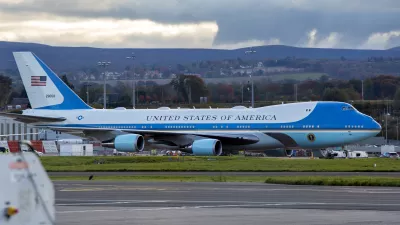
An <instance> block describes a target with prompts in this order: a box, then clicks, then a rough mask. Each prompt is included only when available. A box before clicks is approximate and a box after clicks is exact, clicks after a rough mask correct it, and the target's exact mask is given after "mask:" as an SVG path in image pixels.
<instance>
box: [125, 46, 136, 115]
mask: <svg viewBox="0 0 400 225" xmlns="http://www.w3.org/2000/svg"><path fill="white" fill-rule="evenodd" d="M126 58H127V59H131V60H132V61H133V60H135V59H136V56H135V53H134V52H132V56H128V57H126ZM132 66H133V67H132V71H133V78H132V107H133V108H135V107H136V101H135V100H136V81H135V63H132Z"/></svg>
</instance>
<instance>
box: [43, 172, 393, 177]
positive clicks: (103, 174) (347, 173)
mask: <svg viewBox="0 0 400 225" xmlns="http://www.w3.org/2000/svg"><path fill="white" fill-rule="evenodd" d="M48 174H49V176H63V177H66V176H87V177H89V176H90V175H94V176H124V175H127V176H150V175H170V176H174V175H176V176H179V175H184V176H188V175H204V176H216V175H220V174H223V175H225V176H381V177H400V172H142V171H138V172H48Z"/></svg>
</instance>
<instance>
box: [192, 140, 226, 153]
mask: <svg viewBox="0 0 400 225" xmlns="http://www.w3.org/2000/svg"><path fill="white" fill-rule="evenodd" d="M192 152H193V155H196V156H211V155H214V156H215V155H216V156H219V155H221V154H222V143H221V142H220V141H219V140H216V139H201V140H196V141H194V142H193V144H192Z"/></svg>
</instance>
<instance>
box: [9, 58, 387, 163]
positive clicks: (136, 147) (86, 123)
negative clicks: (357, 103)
mask: <svg viewBox="0 0 400 225" xmlns="http://www.w3.org/2000/svg"><path fill="white" fill-rule="evenodd" d="M13 54H14V58H15V60H16V63H17V66H18V70H19V72H20V75H21V78H22V81H23V84H24V86H25V89H26V92H27V94H28V98H29V101H30V104H31V107H32V109H27V110H24V111H23V113H22V114H12V113H1V115H3V116H8V117H12V118H14V119H16V120H19V121H22V122H25V123H30V124H32V125H34V126H35V127H39V128H48V129H51V130H56V131H61V132H65V133H72V134H74V135H79V136H81V137H85V138H88V139H91V140H97V141H100V142H102V144H103V146H106V147H111V148H115V149H116V150H117V151H121V152H135V151H142V150H143V149H144V146H145V143H146V144H150V145H153V146H156V147H164V148H167V147H168V148H170V149H177V150H181V151H184V152H188V153H192V154H194V155H221V154H224V153H229V152H235V151H239V150H246V151H265V150H267V151H271V152H275V153H278V154H276V155H290V154H291V150H292V149H323V148H327V147H334V146H342V145H346V144H350V143H353V142H357V141H361V140H364V139H366V138H369V137H373V136H375V135H376V134H378V133H379V132H380V130H381V126H380V125H379V124H378V123H377V122H376V121H375V120H374V119H373V118H372V117H370V116H367V115H365V114H362V113H360V112H359V111H357V110H356V109H355V108H354V107H353V106H352V105H350V104H347V103H343V102H301V103H291V104H281V105H273V106H266V107H260V108H246V107H242V106H237V107H233V108H224V109H170V108H168V107H161V108H158V109H125V108H122V109H121V108H117V109H94V108H92V107H90V106H88V105H87V104H86V103H85V102H84V101H82V99H80V98H79V97H78V96H77V95H76V94H75V93H74V91H72V90H71V89H70V88H69V87H68V86H67V85H66V84H65V83H63V82H62V80H61V79H60V78H59V77H58V76H57V75H56V74H55V73H54V72H53V71H52V70H51V69H50V68H49V67H48V66H47V65H45V63H44V62H43V61H42V60H40V59H39V58H38V57H37V56H36V55H35V54H33V53H31V52H14V53H13ZM278 149H281V150H278ZM286 149H291V150H286Z"/></svg>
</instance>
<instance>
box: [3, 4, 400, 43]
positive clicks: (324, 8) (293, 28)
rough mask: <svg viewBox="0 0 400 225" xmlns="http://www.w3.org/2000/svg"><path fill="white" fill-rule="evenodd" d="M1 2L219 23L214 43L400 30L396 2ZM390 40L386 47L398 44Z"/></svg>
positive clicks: (358, 38) (27, 8)
mask: <svg viewBox="0 0 400 225" xmlns="http://www.w3.org/2000/svg"><path fill="white" fill-rule="evenodd" d="M30 2H31V3H30V4H29V3H20V4H4V3H3V4H1V3H0V11H4V12H15V13H18V12H36V13H39V12H40V13H43V12H44V13H50V14H54V15H60V16H71V17H80V18H96V17H113V18H129V19H150V20H153V21H156V22H162V23H183V22H200V21H216V22H217V24H218V26H219V31H218V34H217V37H216V39H215V40H214V44H215V45H220V44H225V43H235V42H244V41H247V40H251V39H255V40H269V39H272V38H276V39H279V40H280V43H282V44H286V45H297V46H302V45H304V43H306V42H307V36H306V35H307V32H309V31H311V30H312V29H314V28H315V29H317V31H318V33H317V37H318V38H319V39H323V38H325V37H327V36H329V34H330V33H331V32H338V33H339V34H341V36H342V39H341V41H340V42H339V43H338V44H337V46H336V47H345V48H347V47H357V46H360V45H362V43H363V42H365V41H366V40H367V39H368V37H369V36H370V35H371V34H373V33H376V32H383V33H384V32H390V31H394V30H400V1H398V0H217V1H215V0H136V1H135V0H132V1H129V0H119V1H118V0H117V1H111V0H107V1H102V2H99V1H94V0H81V1H79V0H57V1H53V0H31V1H30ZM397 39H398V38H391V39H390V40H389V43H388V44H387V45H388V46H391V45H395V44H397V43H398V40H397Z"/></svg>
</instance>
